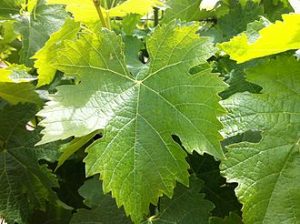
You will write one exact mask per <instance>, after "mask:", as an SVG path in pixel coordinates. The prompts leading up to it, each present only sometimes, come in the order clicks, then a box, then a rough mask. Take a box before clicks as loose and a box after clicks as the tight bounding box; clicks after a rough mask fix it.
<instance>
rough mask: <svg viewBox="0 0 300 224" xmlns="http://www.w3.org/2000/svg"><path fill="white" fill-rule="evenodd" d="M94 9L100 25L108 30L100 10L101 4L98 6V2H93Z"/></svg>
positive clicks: (94, 0) (95, 0)
mask: <svg viewBox="0 0 300 224" xmlns="http://www.w3.org/2000/svg"><path fill="white" fill-rule="evenodd" d="M93 2H94V5H95V8H96V10H97V13H98V16H99V18H100V21H101V24H102V26H103V27H106V28H108V25H107V24H106V21H105V18H104V16H103V13H102V10H101V4H100V0H93Z"/></svg>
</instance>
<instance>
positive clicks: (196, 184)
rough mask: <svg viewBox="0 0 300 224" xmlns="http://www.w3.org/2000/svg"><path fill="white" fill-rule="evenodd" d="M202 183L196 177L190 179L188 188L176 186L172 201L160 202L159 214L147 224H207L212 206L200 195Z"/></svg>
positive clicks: (167, 199) (163, 200)
mask: <svg viewBox="0 0 300 224" xmlns="http://www.w3.org/2000/svg"><path fill="white" fill-rule="evenodd" d="M202 185H203V182H202V181H201V180H200V179H198V178H197V177H196V176H191V177H190V187H189V188H187V187H185V186H183V185H178V186H176V188H175V190H174V196H173V197H172V199H169V198H167V197H163V198H162V199H161V200H160V205H159V210H160V212H159V214H158V215H157V216H155V217H150V218H149V219H148V223H149V224H150V223H154V224H163V223H176V224H208V219H209V216H210V212H211V210H212V209H213V208H214V204H213V203H212V202H210V201H208V200H206V199H204V194H200V193H199V192H200V190H201V187H202Z"/></svg>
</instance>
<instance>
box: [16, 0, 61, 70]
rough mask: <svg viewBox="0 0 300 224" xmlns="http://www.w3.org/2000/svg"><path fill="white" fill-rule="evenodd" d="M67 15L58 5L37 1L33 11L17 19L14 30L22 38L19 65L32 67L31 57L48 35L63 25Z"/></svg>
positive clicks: (42, 44)
mask: <svg viewBox="0 0 300 224" xmlns="http://www.w3.org/2000/svg"><path fill="white" fill-rule="evenodd" d="M66 17H67V13H66V12H65V10H64V9H63V7H62V6H60V5H54V6H48V5H45V2H44V0H39V1H38V4H37V5H36V8H35V9H34V11H32V12H31V13H30V14H29V13H28V12H24V13H23V14H22V15H21V16H20V17H18V18H17V21H18V22H17V23H16V29H17V31H18V32H19V33H20V34H21V36H22V45H23V47H22V49H21V50H20V51H19V54H20V63H23V64H25V65H27V66H32V65H33V61H32V59H31V57H32V56H33V55H34V54H35V53H36V52H37V51H38V50H40V48H41V47H43V46H44V44H45V42H46V41H47V40H48V39H49V37H50V35H51V34H52V33H54V32H56V31H57V30H58V29H59V28H60V27H61V26H62V25H63V24H64V21H65V19H66Z"/></svg>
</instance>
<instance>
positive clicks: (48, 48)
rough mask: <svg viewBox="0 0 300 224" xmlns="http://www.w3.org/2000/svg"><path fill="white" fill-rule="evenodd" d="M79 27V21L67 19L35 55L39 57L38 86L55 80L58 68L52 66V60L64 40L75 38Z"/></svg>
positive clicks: (36, 62) (37, 64) (37, 62)
mask: <svg viewBox="0 0 300 224" xmlns="http://www.w3.org/2000/svg"><path fill="white" fill-rule="evenodd" d="M79 28H80V24H79V23H76V22H74V21H73V20H71V19H68V20H66V22H65V24H64V25H63V27H62V28H61V29H60V30H59V31H57V32H55V33H53V34H52V35H51V36H50V39H49V40H48V41H47V42H46V44H45V46H44V47H43V48H42V49H40V50H39V51H38V52H37V53H36V54H35V55H34V56H33V58H34V59H37V60H36V61H35V63H34V66H35V67H36V68H37V69H38V74H39V82H38V86H43V85H47V84H49V83H50V82H51V81H52V80H53V78H54V76H55V72H56V69H55V68H54V67H53V66H51V64H52V63H51V62H52V61H53V60H55V58H56V56H57V53H58V52H59V49H60V47H61V45H62V42H63V41H64V40H72V39H75V38H76V36H77V33H78V31H79Z"/></svg>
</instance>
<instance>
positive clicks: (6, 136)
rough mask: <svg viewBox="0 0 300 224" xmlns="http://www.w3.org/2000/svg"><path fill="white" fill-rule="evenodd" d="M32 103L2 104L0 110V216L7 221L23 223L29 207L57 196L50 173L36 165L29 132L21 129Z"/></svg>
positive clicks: (30, 115) (31, 109) (29, 210)
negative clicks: (2, 106)
mask: <svg viewBox="0 0 300 224" xmlns="http://www.w3.org/2000/svg"><path fill="white" fill-rule="evenodd" d="M34 113H35V107H34V106H30V105H28V104H26V105H18V106H9V105H6V106H4V108H2V109H1V110H0V174H1V175H0V216H1V217H4V219H5V220H6V221H7V222H8V223H14V222H18V223H26V220H27V219H28V217H29V216H30V213H31V212H32V211H33V209H38V208H40V209H44V208H45V205H46V201H50V202H52V203H55V201H56V200H57V198H56V195H55V193H54V191H53V190H52V187H57V186H58V185H57V182H56V179H55V178H54V176H53V175H52V174H51V173H50V172H49V171H48V170H47V168H46V167H45V166H39V165H38V161H37V158H36V156H35V153H34V151H33V146H34V143H35V142H32V135H33V136H34V134H33V133H30V132H29V131H27V130H26V129H25V125H26V123H27V122H28V120H29V119H31V118H32V116H34Z"/></svg>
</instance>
